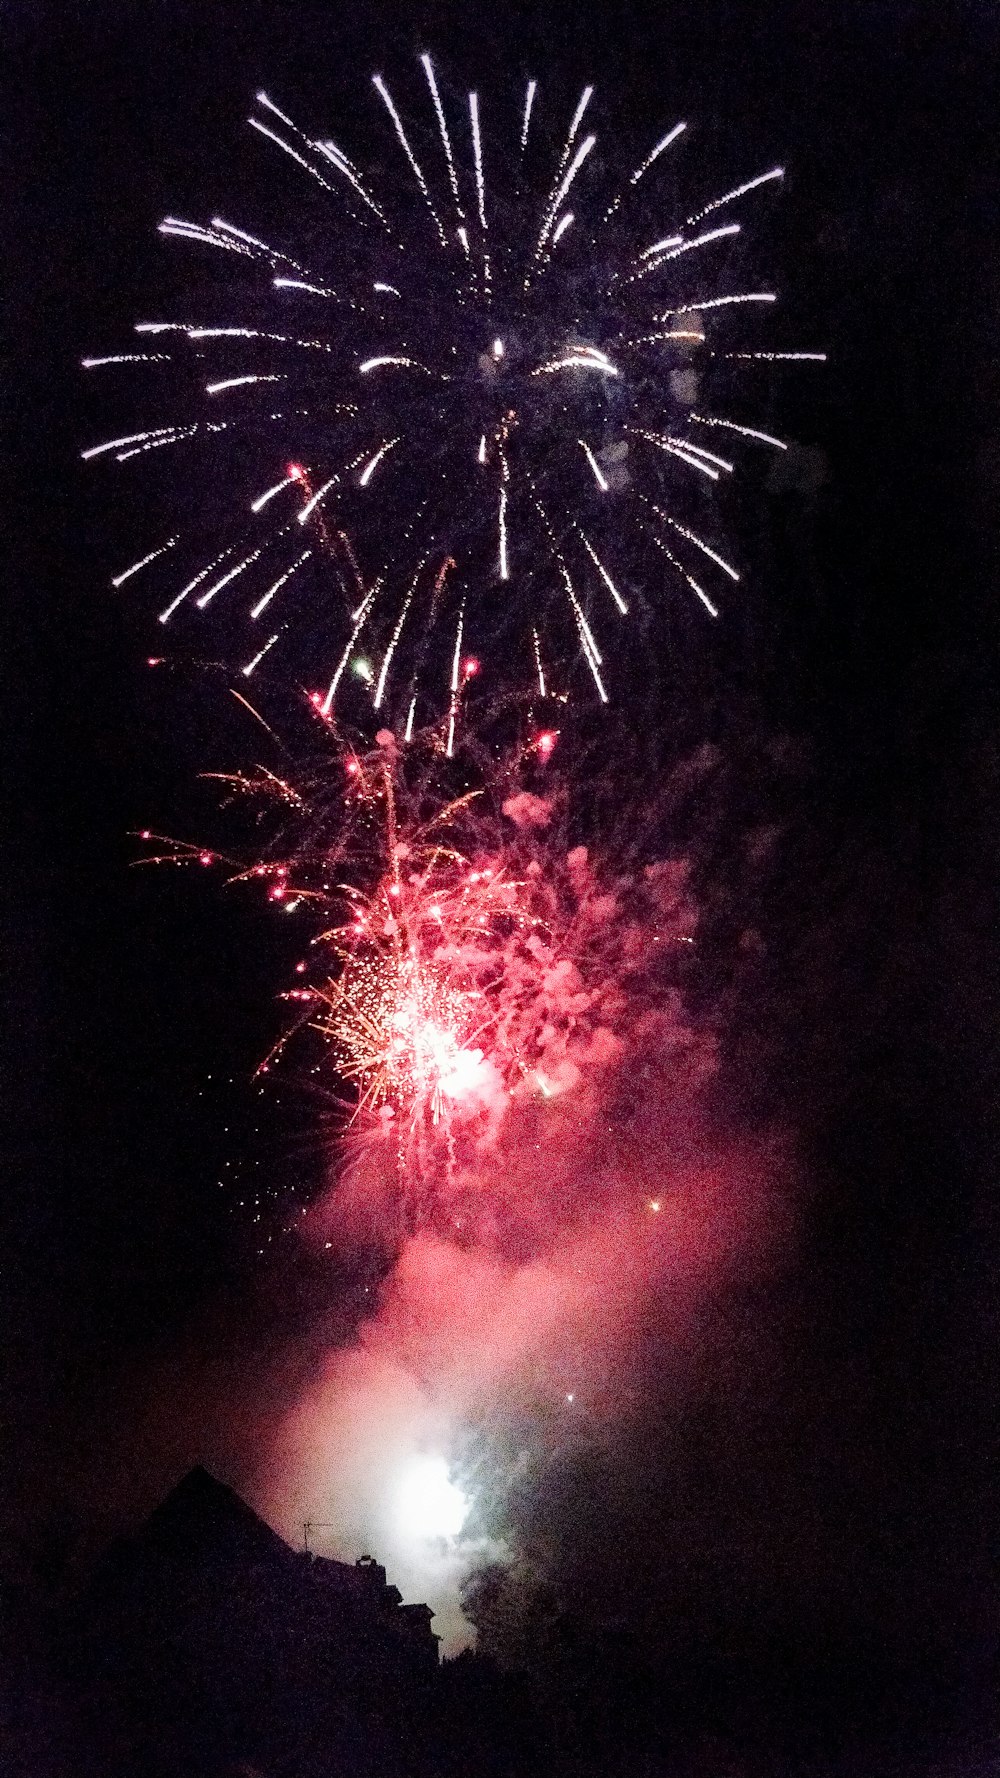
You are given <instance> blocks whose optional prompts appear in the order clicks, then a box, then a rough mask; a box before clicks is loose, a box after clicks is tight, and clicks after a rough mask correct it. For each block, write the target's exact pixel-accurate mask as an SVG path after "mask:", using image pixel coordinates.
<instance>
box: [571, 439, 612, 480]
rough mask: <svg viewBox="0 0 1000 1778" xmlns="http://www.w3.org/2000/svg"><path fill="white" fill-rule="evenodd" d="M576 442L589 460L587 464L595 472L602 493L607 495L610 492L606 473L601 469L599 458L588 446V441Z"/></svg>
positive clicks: (579, 440)
mask: <svg viewBox="0 0 1000 1778" xmlns="http://www.w3.org/2000/svg"><path fill="white" fill-rule="evenodd" d="M576 442H577V444H578V445H579V447H580V449H581V451H582V452H583V454H584V456H585V457H586V459H587V462H588V463H589V464H590V467H591V469H592V470H593V472H594V480H595V482H596V483H597V485H598V487H599V488H600V490H601V493H602V494H606V493H607V491H608V483H607V477H606V476H605V475H604V473H603V471H602V469H601V466H600V464H599V463H598V461H597V458H596V457H595V456H594V453H593V451H592V450H591V448H590V446H589V444H587V442H586V440H585V439H582V438H578V439H577V441H576Z"/></svg>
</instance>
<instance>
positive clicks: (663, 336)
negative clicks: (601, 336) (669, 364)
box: [619, 327, 705, 349]
mask: <svg viewBox="0 0 1000 1778" xmlns="http://www.w3.org/2000/svg"><path fill="white" fill-rule="evenodd" d="M704 339H705V335H704V334H703V333H699V332H698V331H697V329H696V328H693V327H671V328H668V330H667V331H666V332H665V333H640V334H639V335H638V337H637V338H636V339H634V340H620V341H619V344H620V345H622V346H625V347H626V349H629V348H631V347H633V346H652V345H656V344H658V343H659V341H661V340H692V341H693V342H694V343H695V344H702V343H704Z"/></svg>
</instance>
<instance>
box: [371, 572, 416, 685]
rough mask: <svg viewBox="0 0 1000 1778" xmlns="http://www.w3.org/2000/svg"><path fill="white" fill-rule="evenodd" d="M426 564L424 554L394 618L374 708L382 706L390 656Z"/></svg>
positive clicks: (397, 640) (390, 661)
mask: <svg viewBox="0 0 1000 1778" xmlns="http://www.w3.org/2000/svg"><path fill="white" fill-rule="evenodd" d="M426 565H427V557H426V556H424V557H423V558H422V560H421V561H420V562H418V564H417V570H416V573H415V574H414V576H413V579H412V580H411V582H410V586H409V591H408V592H407V595H406V598H405V599H404V601H403V609H402V610H401V612H400V614H399V617H398V618H397V620H396V628H395V629H394V630H393V632H392V636H391V637H390V639H389V646H388V648H387V649H386V651H385V654H384V655H383V657H382V667H381V670H380V672H379V676H378V685H377V686H376V689H375V696H374V698H373V699H372V704H373V707H374V708H375V709H376V710H378V709H380V708H381V706H382V699H383V697H384V695H385V682H386V679H387V678H388V674H389V667H390V665H391V664H392V657H393V655H394V654H395V652H396V646H397V644H398V642H399V638H400V636H401V635H402V632H403V625H404V623H405V622H406V618H407V613H408V612H409V609H410V606H411V605H412V604H413V595H414V593H415V592H416V590H417V581H418V580H419V578H420V575H421V572H422V571H423V569H424V568H425V567H426Z"/></svg>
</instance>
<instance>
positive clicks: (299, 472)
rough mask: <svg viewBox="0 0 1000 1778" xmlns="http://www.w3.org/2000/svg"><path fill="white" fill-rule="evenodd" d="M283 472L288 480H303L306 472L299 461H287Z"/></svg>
mask: <svg viewBox="0 0 1000 1778" xmlns="http://www.w3.org/2000/svg"><path fill="white" fill-rule="evenodd" d="M285 474H286V475H287V476H288V477H289V478H290V480H292V481H295V482H304V481H305V479H306V472H305V470H304V469H303V467H302V465H301V463H289V464H288V465H287V467H286V469H285Z"/></svg>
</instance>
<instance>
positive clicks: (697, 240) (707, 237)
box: [635, 222, 740, 278]
mask: <svg viewBox="0 0 1000 1778" xmlns="http://www.w3.org/2000/svg"><path fill="white" fill-rule="evenodd" d="M739 233H740V225H739V223H738V222H727V223H725V224H724V225H723V226H722V227H721V228H710V229H706V231H705V233H704V234H703V235H695V237H694V239H693V240H691V241H680V242H671V243H670V244H669V246H665V247H664V249H663V251H662V252H658V250H657V249H656V248H655V247H647V248H646V251H645V253H644V254H642V256H641V257H642V258H643V259H645V260H646V261H647V263H646V264H645V265H644V266H641V267H640V268H639V270H638V271H637V272H636V273H635V277H636V278H645V277H646V276H647V275H648V274H649V273H650V272H655V271H658V269H659V267H660V266H661V265H666V264H667V262H668V261H669V260H672V259H680V258H681V256H682V254H684V253H693V252H694V250H695V248H696V247H707V246H708V244H709V242H710V241H722V240H724V239H726V237H727V236H729V235H738V234H739ZM654 255H655V257H653V256H654Z"/></svg>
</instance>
